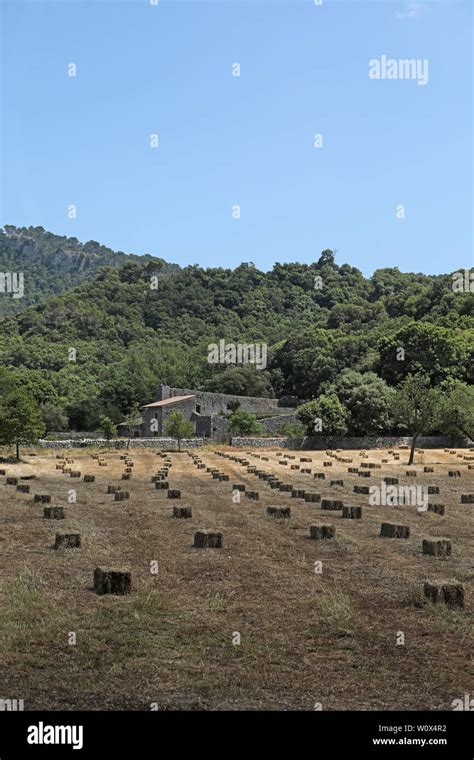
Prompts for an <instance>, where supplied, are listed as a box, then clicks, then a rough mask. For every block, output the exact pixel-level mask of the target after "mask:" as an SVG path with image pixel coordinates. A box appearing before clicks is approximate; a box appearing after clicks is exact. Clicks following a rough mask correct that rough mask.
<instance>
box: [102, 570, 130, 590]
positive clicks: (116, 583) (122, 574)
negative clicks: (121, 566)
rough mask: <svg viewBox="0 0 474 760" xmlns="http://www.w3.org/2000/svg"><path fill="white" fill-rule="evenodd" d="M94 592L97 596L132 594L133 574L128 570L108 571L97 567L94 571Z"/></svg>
mask: <svg viewBox="0 0 474 760" xmlns="http://www.w3.org/2000/svg"><path fill="white" fill-rule="evenodd" d="M94 590H95V591H96V593H97V594H119V595H121V596H123V595H125V594H130V592H131V590H132V574H131V573H130V572H129V571H128V570H106V569H105V568H104V567H96V569H95V570H94Z"/></svg>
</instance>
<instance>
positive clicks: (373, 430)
mask: <svg viewBox="0 0 474 760" xmlns="http://www.w3.org/2000/svg"><path fill="white" fill-rule="evenodd" d="M330 390H331V391H332V392H334V393H335V394H336V395H337V397H338V399H339V400H340V402H341V403H342V404H343V405H344V406H345V408H346V409H347V411H348V413H349V419H348V427H349V434H350V435H376V434H378V433H382V432H387V431H389V430H391V429H392V427H393V418H392V405H393V397H394V394H395V391H394V390H393V388H389V387H388V385H387V384H386V382H385V381H384V380H382V378H380V377H378V376H377V375H376V374H375V372H363V373H362V372H355V371H354V370H351V369H345V370H343V371H342V372H341V374H340V375H339V376H338V377H337V378H336V380H335V381H334V383H332V384H331V386H330Z"/></svg>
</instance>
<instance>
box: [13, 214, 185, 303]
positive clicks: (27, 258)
mask: <svg viewBox="0 0 474 760" xmlns="http://www.w3.org/2000/svg"><path fill="white" fill-rule="evenodd" d="M127 261H155V262H160V263H161V265H162V266H163V267H164V269H165V271H169V270H170V269H177V268H178V267H177V266H176V265H169V264H166V263H165V262H164V261H163V260H162V259H154V258H153V257H152V256H143V257H140V256H134V255H127V254H125V253H122V251H112V250H111V249H110V248H107V247H106V246H104V245H100V243H96V242H95V241H94V240H90V241H89V242H88V243H80V242H79V240H77V238H75V237H70V238H68V237H65V236H60V235H53V233H52V232H47V231H46V230H45V229H44V228H43V227H15V226H14V225H11V224H10V225H5V227H4V229H3V230H1V229H0V272H17V273H18V272H22V273H23V276H24V296H23V297H22V298H16V299H15V298H11V297H10V298H0V314H15V313H18V312H19V311H22V310H23V309H25V308H26V307H27V306H30V305H32V304H36V303H39V302H40V301H41V300H42V299H44V298H45V297H47V296H51V295H57V294H59V293H63V292H64V291H66V290H69V289H70V288H72V287H74V285H78V284H79V283H80V282H82V281H83V280H90V279H92V278H93V277H94V275H95V274H96V273H97V271H98V270H99V269H100V267H103V266H116V267H117V266H121V265H122V264H125V262H127Z"/></svg>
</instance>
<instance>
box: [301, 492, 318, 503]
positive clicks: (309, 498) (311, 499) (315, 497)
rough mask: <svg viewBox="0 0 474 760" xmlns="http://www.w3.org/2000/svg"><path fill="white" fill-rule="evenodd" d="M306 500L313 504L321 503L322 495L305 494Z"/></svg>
mask: <svg viewBox="0 0 474 760" xmlns="http://www.w3.org/2000/svg"><path fill="white" fill-rule="evenodd" d="M304 500H305V501H309V502H312V503H314V502H316V503H319V502H320V501H321V494H320V493H305V496H304Z"/></svg>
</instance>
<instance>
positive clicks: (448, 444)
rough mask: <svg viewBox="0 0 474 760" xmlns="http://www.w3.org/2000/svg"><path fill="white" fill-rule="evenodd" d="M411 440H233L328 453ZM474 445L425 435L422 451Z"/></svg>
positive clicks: (242, 445) (236, 443) (248, 445)
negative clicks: (331, 450) (327, 451)
mask: <svg viewBox="0 0 474 760" xmlns="http://www.w3.org/2000/svg"><path fill="white" fill-rule="evenodd" d="M411 441H412V439H411V438H410V437H396V436H393V437H389V436H381V437H379V438H377V437H370V436H364V437H360V438H329V437H321V438H307V437H306V438H232V446H236V447H238V448H253V447H255V448H279V449H283V448H285V449H296V450H302V451H304V450H309V451H325V450H326V449H328V450H329V449H346V450H356V449H360V450H363V449H384V448H387V449H388V448H392V447H393V448H395V447H397V446H410V445H411ZM472 444H473V442H472V441H470V440H468V439H463V438H451V437H449V436H424V437H423V436H422V437H420V438H418V440H417V442H416V446H417V448H418V449H447V448H450V449H455V448H458V449H459V448H467V447H468V446H472Z"/></svg>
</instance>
